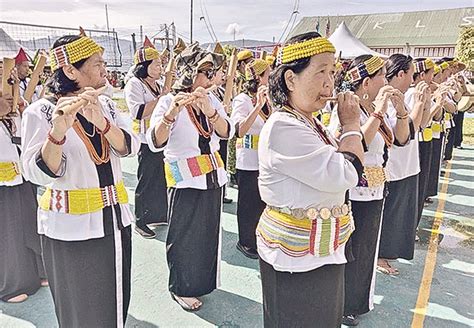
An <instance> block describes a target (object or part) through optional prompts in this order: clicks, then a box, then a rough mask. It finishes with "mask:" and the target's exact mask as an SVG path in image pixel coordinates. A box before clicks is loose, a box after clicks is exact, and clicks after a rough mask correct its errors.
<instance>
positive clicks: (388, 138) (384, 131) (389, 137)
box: [360, 105, 393, 148]
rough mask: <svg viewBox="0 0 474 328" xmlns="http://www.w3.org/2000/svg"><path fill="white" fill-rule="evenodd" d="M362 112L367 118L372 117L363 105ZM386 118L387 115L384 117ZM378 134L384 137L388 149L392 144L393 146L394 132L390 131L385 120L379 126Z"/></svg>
mask: <svg viewBox="0 0 474 328" xmlns="http://www.w3.org/2000/svg"><path fill="white" fill-rule="evenodd" d="M360 110H361V111H362V113H364V114H365V115H366V116H367V118H369V117H370V114H369V112H368V111H367V110H366V109H365V108H364V107H363V106H362V105H361V106H360ZM384 116H385V115H384ZM378 132H379V133H380V135H381V136H382V138H383V141H384V142H385V145H387V147H388V148H390V147H392V144H393V134H392V131H390V129H389V127H388V126H387V124H385V120H384V121H383V122H382V121H380V125H379V128H378Z"/></svg>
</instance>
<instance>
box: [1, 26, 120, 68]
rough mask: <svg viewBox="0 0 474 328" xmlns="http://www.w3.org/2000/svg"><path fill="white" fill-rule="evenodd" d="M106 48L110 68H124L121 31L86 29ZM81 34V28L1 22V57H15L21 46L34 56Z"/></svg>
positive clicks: (105, 57) (105, 56)
mask: <svg viewBox="0 0 474 328" xmlns="http://www.w3.org/2000/svg"><path fill="white" fill-rule="evenodd" d="M84 31H85V32H86V35H87V36H89V37H90V38H92V39H94V41H96V42H97V43H98V44H100V45H101V46H102V47H103V48H104V49H105V52H104V60H105V61H106V63H107V66H109V67H121V66H122V52H121V50H120V43H119V40H118V36H117V32H115V31H106V30H93V29H84ZM71 34H73V35H74V34H77V35H78V34H79V27H77V28H70V27H59V26H46V25H34V24H24V23H15V22H6V21H0V58H3V57H14V56H15V55H16V53H17V52H18V49H19V48H20V47H23V48H24V49H25V51H26V52H27V53H28V54H29V55H30V56H33V55H34V54H35V52H36V51H37V50H46V51H49V49H51V47H52V45H53V43H54V41H56V40H57V39H58V38H59V37H61V36H64V35H71Z"/></svg>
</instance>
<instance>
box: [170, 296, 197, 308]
mask: <svg viewBox="0 0 474 328" xmlns="http://www.w3.org/2000/svg"><path fill="white" fill-rule="evenodd" d="M171 297H173V299H174V300H175V301H176V302H177V303H178V304H179V305H180V306H181V307H182V308H183V310H185V311H197V310H199V309H200V308H201V306H202V302H201V301H200V300H199V299H197V298H196V297H180V296H177V295H175V294H173V293H171Z"/></svg>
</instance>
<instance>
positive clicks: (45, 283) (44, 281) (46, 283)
mask: <svg viewBox="0 0 474 328" xmlns="http://www.w3.org/2000/svg"><path fill="white" fill-rule="evenodd" d="M41 287H49V282H48V279H41Z"/></svg>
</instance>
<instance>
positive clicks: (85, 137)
mask: <svg viewBox="0 0 474 328" xmlns="http://www.w3.org/2000/svg"><path fill="white" fill-rule="evenodd" d="M72 127H73V129H74V131H76V133H77V135H78V136H79V138H80V139H81V140H82V142H83V143H84V145H85V146H86V149H87V152H88V153H89V155H90V157H91V159H92V161H93V162H94V163H95V164H96V165H101V164H105V163H108V162H109V160H110V154H109V152H110V144H109V141H108V140H107V138H105V136H104V135H102V133H100V132H99V133H98V135H99V138H100V148H101V150H102V155H101V156H99V154H98V153H97V151H96V150H95V148H94V145H93V144H92V142H91V139H90V138H92V137H89V136H90V135H89V134H87V132H86V131H85V130H84V127H83V126H82V124H81V123H80V122H79V120H76V121H75V122H74V123H73V125H72ZM94 135H95V126H94Z"/></svg>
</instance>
